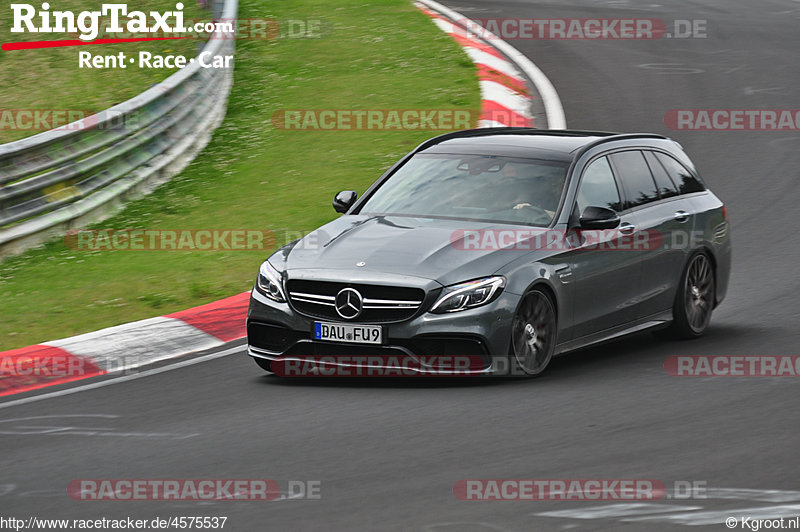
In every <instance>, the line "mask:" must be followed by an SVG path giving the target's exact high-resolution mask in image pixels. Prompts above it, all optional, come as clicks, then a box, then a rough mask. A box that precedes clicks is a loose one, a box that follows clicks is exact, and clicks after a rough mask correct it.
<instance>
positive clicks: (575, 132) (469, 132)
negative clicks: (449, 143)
mask: <svg viewBox="0 0 800 532" xmlns="http://www.w3.org/2000/svg"><path fill="white" fill-rule="evenodd" d="M497 134H506V135H508V134H511V135H548V136H561V137H602V138H600V139H597V140H595V141H593V142H590V143H588V144H586V145H585V146H581V147H580V148H579V150H580V152H579V155H581V154H583V152H584V151H586V150H588V149H589V148H593V147H594V146H597V145H598V144H602V143H604V142H610V141H614V140H625V139H633V138H651V139H662V140H669V139H668V138H667V137H665V136H663V135H658V134H656V133H613V132H610V131H586V130H579V129H537V128H534V127H485V128H477V129H464V130H461V131H453V132H450V133H445V134H443V135H439V136H437V137H433V138H432V139H428V140H426V141H425V142H423V143H422V144H420V145H419V146H417V148H416V149H415V150H414V152H413V153H417V152H419V151H422V150H424V149H427V148H430V147H431V146H435V145H436V144H440V143H442V142H444V141H446V140H451V139H458V138H471V137H485V136H488V135H497Z"/></svg>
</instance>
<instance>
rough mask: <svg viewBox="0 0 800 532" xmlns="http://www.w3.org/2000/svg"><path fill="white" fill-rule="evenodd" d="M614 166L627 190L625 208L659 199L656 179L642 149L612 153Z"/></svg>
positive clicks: (624, 188) (623, 186)
mask: <svg viewBox="0 0 800 532" xmlns="http://www.w3.org/2000/svg"><path fill="white" fill-rule="evenodd" d="M611 160H613V161H614V168H616V170H617V172H618V173H619V180H620V183H621V184H622V188H623V190H625V200H626V201H625V208H626V209H630V208H631V207H636V206H638V205H644V204H645V203H650V202H651V201H656V200H657V199H658V191H657V190H656V184H655V181H653V176H652V174H651V173H650V168H649V167H648V166H647V162H645V160H644V156H643V155H642V152H640V151H623V152H619V153H614V154H612V155H611Z"/></svg>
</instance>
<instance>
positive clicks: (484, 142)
mask: <svg viewBox="0 0 800 532" xmlns="http://www.w3.org/2000/svg"><path fill="white" fill-rule="evenodd" d="M635 138H651V139H652V138H655V139H665V138H666V137H663V136H661V135H655V134H650V133H636V134H619V133H610V132H606V131H575V130H547V129H535V128H519V127H499V128H482V129H468V130H465V131H456V132H453V133H446V134H444V135H440V136H438V137H434V138H432V139H430V140H428V141H426V142H424V143H423V144H421V145H420V146H419V148H417V150H416V151H417V153H419V152H423V151H424V152H426V153H474V154H491V155H508V156H523V155H524V156H527V157H534V158H538V157H547V158H552V159H559V160H565V161H569V160H572V159H573V158H574V157H576V152H579V151H583V150H585V149H588V148H590V147H592V146H594V145H596V144H600V143H603V142H608V141H611V140H626V139H635Z"/></svg>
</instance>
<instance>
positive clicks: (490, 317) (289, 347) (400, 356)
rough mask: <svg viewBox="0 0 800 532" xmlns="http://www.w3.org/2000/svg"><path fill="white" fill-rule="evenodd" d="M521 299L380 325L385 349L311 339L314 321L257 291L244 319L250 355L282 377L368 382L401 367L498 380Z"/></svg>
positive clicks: (408, 371)
mask: <svg viewBox="0 0 800 532" xmlns="http://www.w3.org/2000/svg"><path fill="white" fill-rule="evenodd" d="M519 299H520V296H518V295H516V294H512V293H510V292H508V291H505V292H503V293H502V294H501V295H500V297H498V298H497V299H496V300H495V301H493V302H491V303H489V304H487V305H484V306H481V307H478V308H474V309H469V310H465V311H461V312H454V313H451V314H431V313H428V312H426V311H425V310H426V309H422V310H423V311H422V312H421V313H418V314H417V315H415V316H414V317H412V318H411V319H409V320H406V321H402V322H396V323H380V324H375V325H381V326H382V327H383V330H384V343H383V344H382V345H366V344H351V343H339V342H329V341H319V340H314V339H312V335H311V331H312V328H313V323H314V321H317V320H315V319H314V318H310V317H306V316H304V315H302V314H299V313H298V312H297V311H295V310H294V309H293V308H292V307H291V306H290V305H289V304H288V303H277V302H274V301H272V300H271V299H268V298H267V297H265V296H264V295H263V294H261V293H260V292H259V291H258V290H257V289H255V288H254V289H253V291H252V294H251V297H250V308H249V311H248V314H247V333H248V334H247V337H248V349H247V352H248V354H249V355H250V356H252V357H256V358H262V359H266V360H269V361H272V362H273V366H275V365H277V366H278V367H279V368H282V369H286V367H289V366H291V365H292V364H295V363H299V362H301V361H302V362H303V363H304V364H307V363H311V364H312V365H313V366H319V367H320V368H356V369H359V368H360V369H364V370H365V371H364V372H360V373H359V372H350V373H347V372H340V373H339V374H357V375H365V376H366V375H369V374H370V373H369V372H366V370H380V369H387V370H388V369H392V368H396V367H397V365H398V364H400V365H401V366H402V370H403V374H426V375H431V374H434V375H482V374H497V373H499V372H500V370H502V369H505V368H507V360H508V357H507V353H508V349H509V341H510V336H511V335H510V328H511V321H512V318H513V316H514V312H515V310H516V307H517V304H518V302H519ZM322 321H326V320H322ZM293 367H297V366H296V365H295V366H293ZM304 367H307V366H304ZM277 372H278V373H280V370H279V371H277ZM373 374H375V373H373Z"/></svg>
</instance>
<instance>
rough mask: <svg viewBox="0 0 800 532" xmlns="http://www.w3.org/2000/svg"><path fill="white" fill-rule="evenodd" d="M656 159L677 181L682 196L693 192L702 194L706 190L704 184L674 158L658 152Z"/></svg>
mask: <svg viewBox="0 0 800 532" xmlns="http://www.w3.org/2000/svg"><path fill="white" fill-rule="evenodd" d="M656 158H658V160H659V161H661V164H663V165H664V168H665V169H666V170H667V173H668V174H669V176H670V177H671V178H672V180H673V181H675V184H676V185H678V190H680V193H681V194H690V193H692V192H701V191H703V190H705V187H704V186H703V185H702V183H700V182H699V181H698V180H697V179H696V178H695V177H694V176H693V175H692V173H691V172H690V171H689V170H687V169H686V168H685V167H684V166H683V165H682V164H681V163H679V162H678V161H676V160H675V159H674V158H672V157H670V156H669V155H665V154H663V153H658V152H656Z"/></svg>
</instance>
